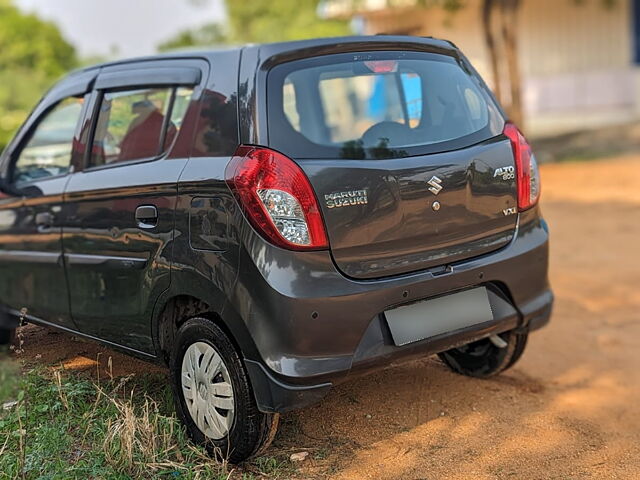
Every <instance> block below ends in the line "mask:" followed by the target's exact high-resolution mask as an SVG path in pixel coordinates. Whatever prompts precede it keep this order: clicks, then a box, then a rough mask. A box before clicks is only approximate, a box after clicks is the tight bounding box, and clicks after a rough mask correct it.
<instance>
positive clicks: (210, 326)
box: [170, 318, 278, 463]
mask: <svg viewBox="0 0 640 480" xmlns="http://www.w3.org/2000/svg"><path fill="white" fill-rule="evenodd" d="M170 367H171V379H172V386H173V391H174V396H175V399H176V410H177V413H178V416H179V418H180V420H182V422H183V423H184V425H185V426H186V428H187V433H188V434H189V436H190V438H191V439H192V440H193V441H194V442H195V443H197V444H200V445H203V446H205V447H206V448H207V450H208V451H209V452H210V453H211V454H213V455H217V456H219V457H222V458H225V459H227V460H229V461H230V462H231V463H238V462H241V461H243V460H245V459H247V458H248V457H251V456H253V455H256V454H258V453H260V452H261V451H263V450H264V449H266V448H267V447H268V446H269V444H270V443H271V440H272V439H273V437H274V436H275V432H276V429H277V426H278V415H277V414H267V413H262V412H260V411H259V410H258V407H257V406H256V402H255V399H254V396H253V391H252V388H251V384H250V383H249V378H248V377H247V373H246V371H245V369H244V366H243V364H242V361H241V360H240V357H239V356H238V353H237V351H236V349H235V347H234V345H233V344H232V343H231V341H230V340H229V338H228V337H227V335H226V334H225V333H224V331H222V329H221V328H220V327H218V326H217V325H215V324H214V323H212V322H211V321H209V320H207V319H204V318H192V319H190V320H188V321H187V322H186V323H185V324H184V325H183V326H182V327H181V328H180V330H179V331H178V333H177V335H176V342H175V345H174V349H173V353H172V356H171V365H170Z"/></svg>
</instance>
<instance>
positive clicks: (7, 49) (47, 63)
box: [0, 0, 77, 151]
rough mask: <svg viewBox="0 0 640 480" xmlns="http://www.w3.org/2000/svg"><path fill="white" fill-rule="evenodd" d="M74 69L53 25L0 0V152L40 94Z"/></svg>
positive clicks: (73, 58) (71, 51)
mask: <svg viewBox="0 0 640 480" xmlns="http://www.w3.org/2000/svg"><path fill="white" fill-rule="evenodd" d="M76 65H77V58H76V53H75V49H74V48H73V46H72V45H71V44H69V43H68V42H67V41H66V40H65V39H64V38H63V36H62V34H61V33H60V31H59V30H58V28H57V27H56V26H55V25H54V24H53V23H50V22H46V21H43V20H41V19H39V18H38V17H37V16H35V15H32V14H25V13H23V12H21V11H20V10H18V9H17V8H16V7H15V6H13V5H12V4H11V2H10V0H0V151H1V150H2V149H3V148H4V147H5V145H6V144H7V142H8V141H9V140H10V138H11V135H12V134H13V132H14V131H15V130H16V129H17V128H18V127H19V126H20V124H21V123H22V122H23V121H24V119H25V117H26V116H27V115H28V113H29V111H30V110H31V109H32V108H33V105H34V104H35V102H36V101H37V100H38V98H40V96H41V95H42V93H43V92H44V90H45V89H46V88H48V87H50V86H51V84H52V83H53V82H54V81H55V80H56V79H58V78H59V77H60V76H62V75H63V74H64V73H65V72H67V71H68V70H69V69H71V68H74V67H75V66H76Z"/></svg>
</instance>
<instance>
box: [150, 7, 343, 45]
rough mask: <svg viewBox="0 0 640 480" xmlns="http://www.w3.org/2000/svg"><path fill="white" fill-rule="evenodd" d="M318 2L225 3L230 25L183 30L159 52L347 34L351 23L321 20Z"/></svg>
mask: <svg viewBox="0 0 640 480" xmlns="http://www.w3.org/2000/svg"><path fill="white" fill-rule="evenodd" d="M190 1H191V2H192V3H193V2H195V1H196V0H190ZM319 3H320V0H251V1H250V2H240V1H237V0H235V1H234V0H225V5H226V9H227V14H228V17H229V18H228V24H227V25H225V26H222V25H220V24H217V23H209V24H206V25H205V26H203V27H201V28H199V29H196V30H184V31H182V32H180V33H179V34H178V35H176V36H175V37H173V38H171V39H169V40H168V41H166V42H164V43H162V44H160V45H159V46H158V49H159V50H161V51H164V50H171V49H176V48H185V47H192V46H208V45H216V44H221V43H266V42H279V41H285V40H302V39H305V38H314V37H335V36H339V35H348V34H349V32H350V30H349V23H348V21H346V20H324V19H321V18H319V17H318V12H317V11H318V4H319Z"/></svg>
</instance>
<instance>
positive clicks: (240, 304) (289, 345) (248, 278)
mask: <svg viewBox="0 0 640 480" xmlns="http://www.w3.org/2000/svg"><path fill="white" fill-rule="evenodd" d="M245 245H246V246H247V247H248V248H247V249H246V250H245V251H244V252H243V255H249V256H250V257H251V258H247V259H246V260H244V259H242V258H241V268H240V272H239V276H238V283H237V284H236V292H235V294H234V297H233V298H234V301H233V307H234V308H237V314H238V316H239V317H240V318H239V319H240V320H241V321H242V322H243V323H244V324H245V326H246V327H247V331H248V332H251V333H250V334H251V336H252V340H253V343H254V344H255V349H251V350H252V351H253V352H255V353H254V354H253V355H251V354H249V355H247V358H246V359H245V364H246V366H247V371H248V373H249V376H250V378H251V381H252V385H253V387H254V391H255V394H256V400H257V402H258V406H259V408H260V410H262V411H266V412H284V411H288V410H291V409H295V408H300V407H304V406H306V405H309V404H312V403H315V402H316V401H318V400H320V399H321V398H322V397H323V396H324V395H325V394H326V393H327V392H328V391H329V389H330V388H331V386H332V385H335V384H336V383H340V382H342V381H344V380H345V379H347V378H348V377H350V376H353V375H356V374H361V373H367V372H370V371H372V370H376V369H379V368H383V367H385V366H387V365H389V364H390V363H392V362H398V361H404V360H409V359H412V358H416V357H421V356H426V355H430V354H434V353H438V352H441V351H444V350H447V349H449V348H452V347H455V346H459V345H462V344H465V343H468V342H471V341H473V340H476V339H479V338H484V337H487V336H489V335H491V334H494V333H500V332H504V331H506V330H510V329H514V328H519V329H523V330H527V331H528V330H535V329H537V328H540V327H542V326H543V325H544V324H546V323H547V322H548V321H549V317H550V314H551V308H552V303H553V295H552V293H551V290H550V287H549V284H548V281H547V263H548V234H547V231H546V225H545V224H544V222H543V221H542V220H541V219H540V218H539V217H538V212H537V210H533V211H530V212H526V213H525V214H523V215H522V217H521V225H520V227H519V228H518V231H517V233H516V235H515V237H514V239H513V241H512V242H511V243H510V244H509V245H508V246H506V247H504V248H502V249H501V250H499V251H496V252H493V253H491V254H487V255H484V256H482V257H477V258H474V259H471V260H468V261H464V262H459V263H457V264H453V265H451V266H450V268H448V269H447V270H446V271H445V273H441V274H438V272H433V271H431V272H430V271H422V272H418V273H415V274H410V275H403V276H399V277H391V278H385V279H380V280H370V281H355V280H352V279H349V278H346V277H344V276H343V275H342V274H340V273H339V272H338V271H337V269H336V268H335V266H334V264H333V261H332V259H331V257H330V254H329V252H304V253H301V252H297V253H293V252H286V251H284V250H280V249H277V248H275V247H272V246H270V245H268V244H266V243H265V242H263V241H262V240H261V239H260V238H258V237H257V236H253V235H252V236H251V238H250V240H249V241H248V242H246V243H245ZM292 257H295V258H292ZM256 258H260V259H261V260H262V261H254V260H253V259H256ZM478 285H484V286H486V287H487V289H488V290H489V292H490V293H489V295H490V302H491V306H492V310H493V312H494V319H493V320H492V321H491V322H486V323H483V324H480V325H475V326H473V327H470V328H466V329H462V330H459V331H452V332H447V333H446V334H442V335H438V336H436V337H431V338H428V339H426V340H422V341H419V342H414V343H411V344H408V345H405V346H401V347H399V346H396V345H395V344H394V343H393V340H392V339H391V336H390V332H389V329H388V326H387V325H386V319H385V317H384V313H383V312H384V311H385V310H388V309H390V308H393V307H395V306H398V305H402V304H405V303H410V302H414V301H417V300H421V299H427V298H430V297H433V296H437V295H442V294H445V293H449V292H455V291H458V290H462V289H466V288H470V287H473V286H478Z"/></svg>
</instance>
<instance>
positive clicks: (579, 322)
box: [22, 156, 640, 480]
mask: <svg viewBox="0 0 640 480" xmlns="http://www.w3.org/2000/svg"><path fill="white" fill-rule="evenodd" d="M542 177H543V201H542V204H543V205H542V206H543V212H544V214H545V217H546V219H547V220H548V222H549V225H550V229H551V235H552V244H551V282H552V286H553V288H554V290H555V294H556V305H555V311H554V315H553V318H552V322H551V324H550V325H549V326H548V327H547V328H545V329H543V330H541V331H539V332H536V333H535V334H533V335H532V336H531V338H530V342H529V345H528V347H527V350H526V352H525V354H524V356H523V358H522V360H521V361H520V362H519V363H518V364H517V365H516V366H515V367H514V368H513V369H511V370H510V371H508V372H506V373H504V374H502V375H501V376H499V377H496V378H494V379H491V380H475V379H469V378H464V377H461V376H458V375H455V374H453V373H450V372H449V371H448V370H447V369H446V368H445V367H444V366H443V365H442V364H441V363H440V362H439V361H438V360H437V359H436V358H427V359H424V360H419V361H415V362H412V363H409V364H405V365H401V366H398V367H395V368H390V369H387V370H385V371H382V372H379V373H377V374H374V375H371V376H368V377H364V378H360V379H357V380H354V381H352V382H351V383H347V384H344V385H341V386H338V387H336V388H335V389H334V390H333V391H332V392H331V393H330V394H329V396H328V397H327V398H326V399H325V401H323V402H322V403H321V404H319V405H317V406H314V407H311V408H308V409H306V410H303V411H300V412H295V413H290V414H287V415H284V416H283V418H282V427H281V430H280V433H279V435H278V436H277V438H276V442H275V444H274V446H273V447H271V449H270V450H269V451H268V452H267V454H271V455H284V454H289V453H292V452H298V451H305V450H306V451H309V452H310V455H309V457H308V460H306V461H304V462H302V463H300V464H299V465H296V468H297V470H296V473H295V477H296V478H309V479H311V478H336V479H354V480H355V479H358V480H360V479H369V478H371V479H402V480H404V479H407V480H410V479H413V480H418V479H437V478H459V479H463V478H464V479H467V478H474V479H484V478H515V479H523V478H526V479H555V478H557V479H565V478H597V479H601V478H629V479H631V478H640V289H639V288H638V285H639V284H640V157H638V156H635V157H634V156H625V157H619V158H613V159H607V160H603V161H591V162H581V163H565V164H553V165H545V166H543V168H542ZM24 339H25V345H24V347H25V352H24V353H23V354H22V357H23V358H24V359H26V360H27V362H30V363H33V362H35V363H44V364H60V363H61V362H62V363H63V364H64V365H65V367H66V368H67V369H79V370H86V371H94V372H95V371H96V370H97V369H96V362H95V360H96V358H98V353H100V356H99V358H100V363H101V368H100V369H101V371H102V372H103V373H104V372H105V369H106V368H107V363H108V360H107V359H108V358H109V357H110V356H111V357H112V373H113V374H114V375H116V376H117V375H124V374H129V373H136V374H137V375H143V374H144V373H145V372H147V371H149V369H154V370H156V371H158V370H159V369H158V368H157V367H152V366H148V365H146V364H144V363H142V362H138V361H133V360H131V359H130V358H128V357H125V356H122V355H119V354H117V353H114V352H111V351H109V350H107V349H105V348H103V347H100V346H96V345H93V344H91V343H87V342H81V341H78V340H76V339H74V338H73V337H71V336H69V335H66V334H62V333H54V332H47V331H46V330H43V329H40V328H36V327H26V328H25V329H24Z"/></svg>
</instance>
